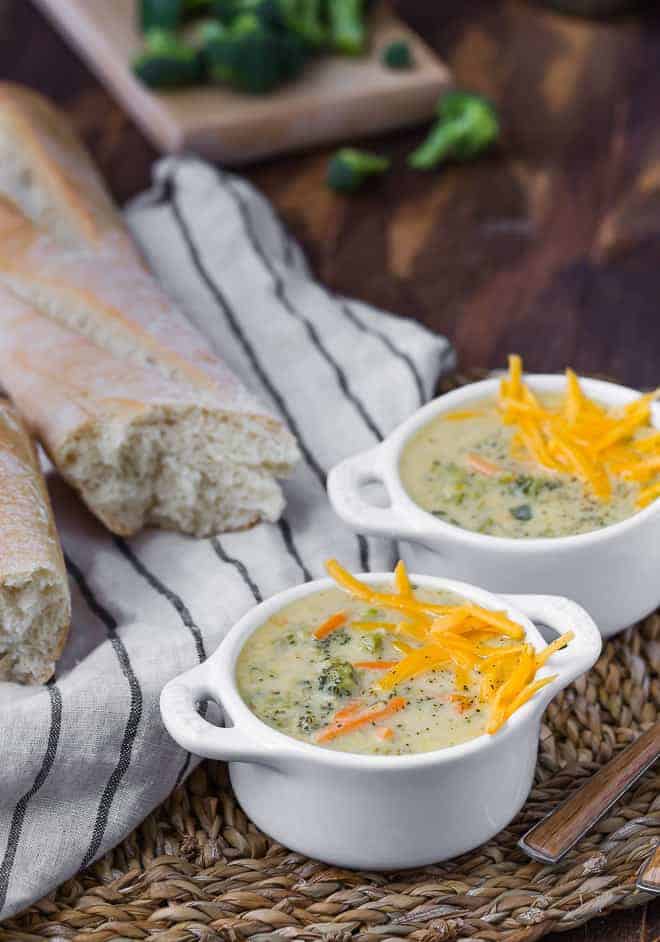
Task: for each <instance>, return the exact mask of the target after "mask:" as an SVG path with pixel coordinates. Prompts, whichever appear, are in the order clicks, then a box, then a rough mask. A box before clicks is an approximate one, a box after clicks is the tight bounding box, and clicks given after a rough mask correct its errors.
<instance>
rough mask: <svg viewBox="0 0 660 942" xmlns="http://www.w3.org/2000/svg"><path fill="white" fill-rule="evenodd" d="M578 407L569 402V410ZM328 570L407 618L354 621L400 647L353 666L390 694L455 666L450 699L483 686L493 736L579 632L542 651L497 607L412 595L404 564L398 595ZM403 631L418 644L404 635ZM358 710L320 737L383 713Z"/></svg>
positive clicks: (330, 565) (357, 593)
mask: <svg viewBox="0 0 660 942" xmlns="http://www.w3.org/2000/svg"><path fill="white" fill-rule="evenodd" d="M516 376H517V373H515V372H514V376H513V378H511V379H510V380H509V383H510V384H512V387H511V386H510V387H509V388H514V389H515V388H517V380H516ZM521 382H522V381H521ZM572 396H573V397H575V398H574V402H575V403H579V401H580V400H579V399H578V398H577V397H578V393H577V392H573V393H572ZM573 408H574V406H573V405H571V407H570V409H571V410H572V409H573ZM326 568H327V570H328V572H329V574H330V575H331V576H332V578H333V579H334V580H335V582H337V583H338V585H340V586H341V587H342V588H344V589H346V591H348V593H349V594H350V595H352V596H353V597H354V598H358V599H361V600H362V601H364V602H367V603H368V604H370V605H373V606H374V607H384V608H390V609H394V610H395V611H398V612H400V613H401V614H402V615H403V619H402V621H400V622H387V621H374V622H364V621H361V622H358V621H356V622H353V623H351V624H350V625H348V627H351V628H360V629H362V630H365V629H368V628H372V627H373V628H374V629H375V628H378V629H380V630H384V631H386V632H388V633H390V634H391V635H395V636H396V637H395V638H394V640H393V642H392V644H393V646H394V648H395V649H396V650H397V651H400V652H401V654H402V658H401V660H399V661H396V662H392V661H362V662H357V663H355V664H354V665H353V667H354V668H356V669H358V670H368V671H378V672H384V674H383V676H381V677H379V678H378V679H377V680H375V682H374V688H373V689H379V690H381V691H383V693H385V694H389V695H390V696H391V695H392V694H393V693H394V692H395V690H396V687H397V686H398V685H399V684H402V683H404V682H406V681H409V680H412V679H413V678H415V677H417V676H419V675H420V674H425V673H427V672H428V671H432V670H435V669H436V668H442V669H447V670H452V671H453V672H454V682H455V685H456V688H457V693H456V694H455V695H453V696H455V697H456V698H457V699H456V703H458V704H459V705H462V706H461V708H464V707H465V702H466V699H465V696H464V694H463V691H464V690H465V689H467V688H468V687H469V686H470V684H471V683H472V681H475V680H476V682H477V683H478V685H479V696H480V698H481V701H482V702H483V703H484V704H485V705H487V707H488V709H489V720H488V725H487V727H486V731H487V732H488V733H495V732H497V730H498V729H499V728H500V727H501V726H502V725H503V724H504V723H505V722H506V721H507V719H508V718H509V717H510V716H511V715H512V714H513V713H515V711H516V710H517V709H519V707H521V706H522V705H523V704H524V703H527V701H528V700H529V699H531V697H533V696H534V694H535V693H537V692H538V691H539V690H541V689H542V688H543V687H545V686H546V685H547V684H549V683H551V682H552V680H554V679H555V677H554V676H551V677H540V678H537V677H536V673H537V671H538V670H539V669H540V668H542V667H544V666H545V664H546V662H547V661H548V660H549V658H551V657H552V655H553V654H555V653H556V652H557V651H559V650H561V649H562V648H564V647H565V646H566V645H567V644H568V643H569V642H570V641H572V639H573V637H574V635H573V632H571V631H569V632H567V633H566V634H564V635H562V636H561V637H560V638H557V639H556V640H555V641H553V642H552V644H549V645H547V647H545V648H544V649H543V650H542V651H538V652H537V651H535V650H534V648H533V647H532V645H531V644H529V643H527V642H526V641H525V631H524V629H523V628H522V626H521V625H519V624H518V623H517V622H515V621H513V620H512V619H511V618H509V616H508V615H507V613H506V612H501V611H493V610H491V609H489V608H484V607H483V606H481V605H477V604H476V603H473V602H464V603H462V604H459V605H435V604H432V603H430V602H425V601H423V600H421V599H417V598H415V596H414V592H413V587H412V585H411V583H410V579H409V577H408V573H407V571H406V567H405V565H404V563H403V562H399V563H398V565H397V567H396V570H395V573H394V584H395V588H396V592H395V593H387V592H381V591H378V590H375V589H372V588H371V586H368V585H366V584H365V583H363V582H360V580H359V579H356V578H355V576H352V575H351V574H350V573H349V572H347V571H346V569H344V568H343V567H342V566H340V564H339V563H338V562H337V561H336V560H334V559H331V560H329V561H328V562H327V563H326ZM321 627H322V628H323V627H324V626H321ZM402 634H403V635H405V636H406V637H407V638H408V639H410V641H411V642H414V643H409V642H408V641H407V640H406V641H403V640H401V637H400V636H401V635H402ZM475 675H476V676H475ZM389 703H390V704H393V703H395V704H396V707H395V709H397V710H398V709H403V704H405V701H402V700H401V698H396V697H395V698H394V699H392V700H390V701H389ZM354 709H355V708H354V707H351V708H350V712H349V713H347V714H346V716H343V715H342V716H340V715H339V714H337V715H336V716H335V717H334V719H333V722H332V724H331V725H330V727H328V729H326V730H325V731H323V733H322V734H321V735H322V737H323V741H327V740H329V739H334V738H335V737H336V736H339V735H341V734H342V732H344V731H349V730H350V729H354V728H357V725H362V723H363V722H365V721H367V720H368V721H374V720H376V719H381V718H383V716H384V715H385V714H382V713H379V714H375V713H369V714H364V717H362V716H360V717H357V718H356V719H355V721H354V720H353V713H354ZM349 718H350V721H349ZM319 741H321V740H319Z"/></svg>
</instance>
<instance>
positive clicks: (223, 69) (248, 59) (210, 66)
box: [202, 13, 307, 95]
mask: <svg viewBox="0 0 660 942" xmlns="http://www.w3.org/2000/svg"><path fill="white" fill-rule="evenodd" d="M202 56H203V60H204V63H205V66H206V69H207V72H208V75H209V76H210V78H211V79H212V80H213V81H215V82H226V83H228V84H230V85H233V86H234V87H236V88H239V89H241V90H242V91H246V92H251V93H253V94H256V95H259V94H265V93H267V92H270V91H272V90H273V89H275V88H277V87H278V86H279V85H281V84H282V83H283V82H286V81H288V80H289V79H292V78H295V77H296V76H297V75H299V74H300V72H301V71H302V69H303V67H304V65H305V61H306V58H307V57H306V52H305V47H304V44H303V42H302V41H301V40H300V38H299V37H298V36H295V35H293V34H292V33H283V32H279V31H275V30H271V29H268V28H267V27H265V26H264V24H263V22H262V21H261V20H260V18H259V17H258V16H257V15H256V14H252V13H246V14H242V15H241V16H239V17H237V18H236V19H235V20H234V21H233V22H232V24H231V25H230V26H228V27H225V26H222V24H220V23H216V24H211V25H209V26H208V27H207V29H206V31H205V38H204V44H203V47H202Z"/></svg>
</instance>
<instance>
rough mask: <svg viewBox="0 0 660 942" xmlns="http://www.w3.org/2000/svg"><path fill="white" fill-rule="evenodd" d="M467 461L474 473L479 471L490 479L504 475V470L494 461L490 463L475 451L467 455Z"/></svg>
mask: <svg viewBox="0 0 660 942" xmlns="http://www.w3.org/2000/svg"><path fill="white" fill-rule="evenodd" d="M466 460H467V463H468V465H469V466H470V467H471V468H472V470H473V471H478V472H479V474H485V475H486V477H489V478H493V477H497V476H498V475H500V474H502V473H503V470H504V469H503V468H501V467H500V465H498V464H495V462H494V461H489V460H488V458H484V457H483V455H478V454H477V453H476V452H474V451H471V452H469V453H468V454H467V455H466Z"/></svg>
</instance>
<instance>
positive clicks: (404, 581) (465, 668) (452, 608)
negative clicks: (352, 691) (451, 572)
mask: <svg viewBox="0 0 660 942" xmlns="http://www.w3.org/2000/svg"><path fill="white" fill-rule="evenodd" d="M327 569H328V572H329V573H330V575H331V576H332V577H333V579H334V580H335V581H336V582H337V583H338V584H339V585H340V586H341V587H342V588H344V589H345V590H346V591H347V592H348V593H349V594H350V595H351V596H352V597H353V598H357V599H360V600H361V601H364V602H368V603H370V604H371V605H377V606H378V607H379V608H380V609H384V610H385V611H384V614H386V615H387V614H389V611H388V609H393V610H394V611H395V612H398V613H401V614H403V616H404V617H403V618H402V620H400V621H385V620H382V621H381V620H378V621H353V622H350V623H349V626H350V627H351V628H356V629H361V630H367V631H368V630H375V629H380V630H382V631H384V632H385V633H386V634H387V636H388V637H389V640H390V644H391V645H392V647H394V648H395V650H397V651H399V652H400V653H401V654H402V655H403V656H402V658H401V659H400V660H398V661H394V660H372V661H367V660H365V661H357V662H355V663H354V664H353V667H354V668H356V669H357V670H364V671H374V672H378V673H380V674H381V676H380V677H379V678H378V679H377V680H376V681H375V682H374V683H373V685H372V689H380V690H382V691H384V692H387V693H390V692H393V691H394V690H395V688H396V687H397V686H398V685H400V684H403V683H406V682H407V681H410V680H412V679H413V678H415V677H417V676H419V675H422V674H426V673H428V672H430V671H434V670H437V669H441V670H443V671H449V672H450V676H451V674H453V677H454V684H455V689H456V692H455V694H452V695H450V697H449V701H450V702H454V703H455V704H458V709H461V710H462V709H463V707H465V709H467V708H468V707H467V706H466V704H468V703H469V704H472V703H474V702H475V699H477V698H478V699H479V700H480V701H481V702H482V703H484V704H486V705H487V707H488V710H489V714H488V723H487V727H486V731H487V732H488V733H493V732H496V731H497V730H498V729H499V728H500V727H501V726H502V725H503V724H504V723H505V722H506V721H507V719H508V718H509V717H510V716H511V715H512V714H513V713H514V712H515V711H516V710H517V709H518V708H519V707H520V706H522V705H523V704H524V703H526V702H527V701H528V700H529V699H531V697H533V696H534V695H535V694H536V693H537V692H538V691H539V690H541V689H542V688H543V687H544V686H546V685H547V684H549V683H550V682H551V680H552V679H553V678H547V677H542V678H537V677H536V673H537V671H538V670H539V669H540V668H542V667H543V666H544V665H545V664H546V663H547V662H548V660H549V659H550V658H551V657H552V655H553V654H555V653H556V652H557V651H559V650H561V649H562V648H563V647H565V646H566V645H567V644H569V643H570V642H571V641H572V640H573V637H574V635H573V632H571V631H569V632H566V633H565V634H563V635H562V636H561V637H559V638H557V639H556V640H555V641H553V642H552V644H549V645H546V647H545V648H543V649H542V650H541V651H538V652H537V651H535V650H534V648H533V647H532V645H531V644H529V643H527V642H526V641H525V630H524V628H523V627H522V625H519V624H518V623H517V622H515V621H513V619H511V618H510V617H509V616H508V615H507V613H506V612H504V611H495V610H492V609H489V608H486V607H485V606H483V605H478V604H477V603H475V602H471V601H465V602H460V603H458V604H454V605H435V604H431V603H428V602H425V601H422V600H420V599H417V598H415V595H414V590H413V587H412V585H411V583H410V579H409V577H408V573H407V571H406V569H405V566H404V565H403V563H400V564H399V565H398V566H397V569H396V570H395V573H394V585H395V588H396V590H397V591H396V592H393V593H389V592H382V591H376V590H374V589H372V588H371V587H370V586H368V585H366V584H365V583H363V582H361V581H360V580H359V579H358V578H356V577H355V576H353V575H352V574H351V573H349V572H348V571H347V570H346V569H344V568H343V567H342V566H340V564H339V563H338V562H337V561H336V560H329V561H328V563H327ZM347 622H348V619H347V616H346V613H345V612H336V613H335V614H334V615H332V616H330V618H328V619H327V620H326V621H325V622H323V624H322V625H320V626H319V627H318V628H317V629H316V632H315V634H316V636H317V637H325V636H327V635H329V634H330V633H331V632H332V631H334V630H336V628H338V627H339V626H340V625H344V624H347ZM401 635H404V636H406V635H407V636H408V638H410V639H411V641H412V642H413V643H408V641H407V640H405V641H404V640H403V639H402V638H401ZM405 706H406V701H405V699H403V698H402V697H394V696H393V697H392V698H391V699H390V700H389V701H388V702H387V704H386V706H384V707H378V708H377V709H371V710H366V709H365V705H364V703H363V702H361V701H360V700H353V701H351V702H349V703H348V704H347V705H346V706H345V707H344V708H343V709H341V710H339V711H338V712H337V713H336V714H335V715H334V717H333V718H332V721H331V723H330V725H329V726H328V727H326V729H324V730H321V732H320V733H319V734H318V736H317V741H318V742H319V743H324V742H331V741H332V740H334V739H335V738H336V737H338V736H341V735H343V734H344V733H347V732H350V731H351V730H352V729H359V728H360V727H361V726H364V725H366V724H369V723H377V722H378V721H379V720H381V719H384V718H385V717H386V716H389V715H390V714H391V712H396V711H397V710H400V709H403V708H404V707H405Z"/></svg>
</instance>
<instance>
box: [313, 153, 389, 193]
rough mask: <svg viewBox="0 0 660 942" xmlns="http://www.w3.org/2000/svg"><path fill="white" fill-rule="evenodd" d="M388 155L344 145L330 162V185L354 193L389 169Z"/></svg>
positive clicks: (328, 179)
mask: <svg viewBox="0 0 660 942" xmlns="http://www.w3.org/2000/svg"><path fill="white" fill-rule="evenodd" d="M389 166H390V160H389V158H388V157H380V156H379V155H378V154H372V153H369V152H368V151H363V150H355V149H354V148H352V147H343V148H342V149H341V150H338V151H337V153H336V154H335V155H334V156H333V157H332V159H331V160H330V163H329V164H328V176H327V182H328V186H329V187H330V188H331V189H333V190H337V191H338V192H340V193H353V192H354V191H355V190H358V189H359V188H360V187H361V186H362V184H363V183H364V182H365V181H366V180H367V179H368V178H369V177H373V176H378V175H379V174H381V173H385V171H386V170H388V169H389Z"/></svg>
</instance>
